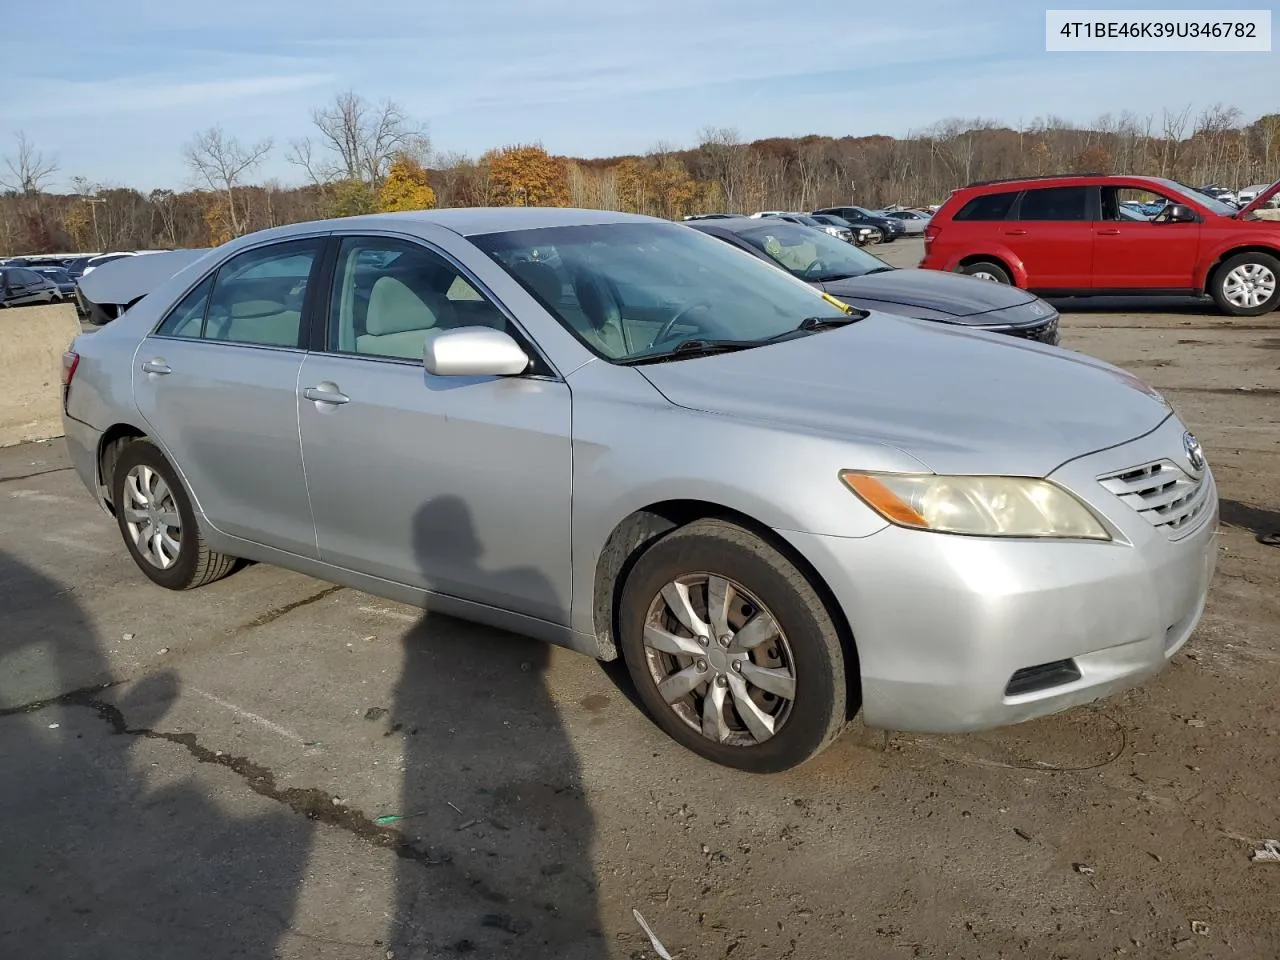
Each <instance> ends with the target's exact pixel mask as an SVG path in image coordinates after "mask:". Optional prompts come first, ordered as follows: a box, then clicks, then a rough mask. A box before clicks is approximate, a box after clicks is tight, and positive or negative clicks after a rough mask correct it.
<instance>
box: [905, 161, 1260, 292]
mask: <svg viewBox="0 0 1280 960" xmlns="http://www.w3.org/2000/svg"><path fill="white" fill-rule="evenodd" d="M1277 191H1280V182H1277V183H1274V184H1272V185H1271V186H1270V187H1269V188H1268V189H1267V190H1265V191H1263V192H1262V193H1260V194H1258V195H1257V196H1256V197H1255V198H1254V200H1253V201H1252V202H1251V203H1249V204H1247V205H1246V206H1244V207H1243V208H1240V209H1237V208H1236V207H1234V206H1231V205H1230V204H1227V203H1223V202H1221V201H1219V200H1215V199H1214V198H1213V197H1209V196H1206V195H1205V194H1202V193H1198V192H1197V191H1195V190H1193V189H1191V188H1190V187H1187V186H1184V185H1183V184H1180V183H1176V182H1174V181H1172V180H1165V179H1162V178H1159V177H1132V176H1056V177H1039V178H1031V179H1021V180H996V181H989V182H986V183H977V184H971V185H970V186H968V187H963V188H961V189H959V190H957V191H955V192H954V193H953V194H952V195H951V197H950V198H949V199H948V200H947V201H946V203H944V204H943V205H942V209H941V210H939V211H938V213H937V214H935V215H934V217H933V220H932V221H931V222H930V224H929V226H928V227H927V228H926V230H925V255H924V259H923V260H922V261H921V264H920V265H921V266H922V267H927V268H930V269H934V270H946V271H957V272H960V273H967V274H969V275H970V276H976V277H981V278H983V279H986V280H996V281H998V282H1000V283H1007V284H1014V285H1016V286H1019V287H1024V288H1026V289H1028V290H1033V291H1035V292H1037V293H1039V294H1041V295H1042V296H1091V295H1104V294H1139V295H1146V296H1152V295H1165V294H1171V295H1177V296H1188V295H1193V296H1194V295H1201V294H1208V295H1210V296H1212V297H1213V299H1214V302H1215V303H1216V304H1217V305H1218V307H1219V309H1221V310H1222V311H1223V312H1224V313H1227V314H1231V315H1234V316H1259V315H1261V314H1264V313H1267V312H1269V311H1271V310H1274V309H1275V308H1276V306H1277V305H1280V222H1276V221H1269V220H1263V219H1259V218H1258V217H1257V216H1256V215H1255V214H1254V211H1255V210H1257V209H1258V208H1259V207H1260V206H1261V205H1263V204H1265V203H1266V202H1267V201H1268V200H1269V199H1270V198H1271V197H1273V196H1275V195H1276V193H1277ZM1130 195H1155V196H1157V197H1159V198H1161V201H1162V202H1163V206H1162V207H1160V212H1159V213H1157V214H1156V215H1155V216H1154V217H1152V218H1151V219H1149V220H1147V219H1138V218H1137V217H1134V216H1130V215H1128V214H1127V213H1125V212H1122V211H1123V203H1124V201H1125V200H1126V199H1128V198H1129V196H1130Z"/></svg>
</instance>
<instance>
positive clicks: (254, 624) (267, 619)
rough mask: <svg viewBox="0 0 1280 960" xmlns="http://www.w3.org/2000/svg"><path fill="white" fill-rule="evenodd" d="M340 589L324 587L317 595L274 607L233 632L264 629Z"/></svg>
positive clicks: (337, 587) (338, 587)
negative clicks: (287, 614)
mask: <svg viewBox="0 0 1280 960" xmlns="http://www.w3.org/2000/svg"><path fill="white" fill-rule="evenodd" d="M341 589H343V588H342V587H340V586H337V585H335V586H331V587H325V588H324V589H323V590H321V591H320V592H319V593H313V594H312V595H311V596H309V597H303V598H302V599H301V600H295V601H294V602H293V603H286V604H285V605H284V606H283V607H276V608H274V609H272V610H268V611H267V612H266V613H264V614H262V616H260V617H255V618H254V619H253V620H250V621H249V622H248V623H243V624H241V625H240V626H238V627H236V629H235V630H234V631H233V632H234V633H244V632H245V631H246V630H254V629H256V628H258V627H265V626H266V625H267V624H268V623H271V622H273V621H275V620H279V619H280V618H281V617H283V616H284V615H285V614H286V613H292V612H293V611H294V610H297V609H298V608H299V607H305V606H308V605H309V604H312V603H317V602H319V601H321V600H323V599H324V598H325V597H329V596H332V595H333V594H335V593H337V592H338V591H339V590H341Z"/></svg>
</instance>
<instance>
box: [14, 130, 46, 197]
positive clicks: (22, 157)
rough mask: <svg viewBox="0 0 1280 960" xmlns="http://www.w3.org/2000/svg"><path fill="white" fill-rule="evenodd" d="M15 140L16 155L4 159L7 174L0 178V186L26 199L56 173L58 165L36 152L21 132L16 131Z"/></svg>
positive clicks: (38, 190)
mask: <svg viewBox="0 0 1280 960" xmlns="http://www.w3.org/2000/svg"><path fill="white" fill-rule="evenodd" d="M15 139H16V140H17V148H18V149H17V153H16V154H15V155H13V156H6V157H5V158H4V165H5V167H7V168H8V170H9V173H8V175H7V176H5V177H3V178H0V186H4V187H5V188H6V189H8V190H12V191H14V192H15V193H20V194H22V195H23V196H26V197H31V196H35V195H37V194H39V193H40V191H41V190H43V189H44V188H45V185H46V184H47V183H48V182H49V179H50V178H51V177H52V176H53V175H54V174H55V173H57V172H58V163H57V161H56V160H55V159H54V158H53V157H46V156H45V155H44V154H43V153H41V152H40V151H39V150H37V149H36V148H35V145H34V144H32V142H31V141H30V140H28V139H27V135H26V134H25V133H23V132H22V131H21V130H19V131H18V133H17V135H16V137H15Z"/></svg>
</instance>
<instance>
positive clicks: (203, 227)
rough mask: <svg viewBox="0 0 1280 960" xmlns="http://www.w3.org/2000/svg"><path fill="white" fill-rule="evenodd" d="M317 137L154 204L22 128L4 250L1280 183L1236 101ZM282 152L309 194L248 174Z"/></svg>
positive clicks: (267, 144) (332, 128)
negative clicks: (417, 222) (1008, 185)
mask: <svg viewBox="0 0 1280 960" xmlns="http://www.w3.org/2000/svg"><path fill="white" fill-rule="evenodd" d="M311 120H312V127H313V133H312V135H311V136H309V137H305V138H302V139H299V140H293V141H290V142H288V143H285V144H277V143H275V142H274V141H273V140H270V139H268V140H262V141H259V142H254V143H247V142H243V141H241V140H240V139H239V138H237V137H236V136H235V135H234V134H231V133H228V132H227V131H226V130H224V129H223V128H222V127H220V126H215V127H211V128H209V129H208V130H204V131H201V132H199V133H197V134H195V135H194V136H193V137H192V138H191V139H190V140H189V141H188V142H187V143H186V145H185V146H184V148H183V160H184V163H185V165H186V167H187V170H188V171H189V173H190V183H189V184H188V185H187V188H186V189H182V190H173V189H157V190H152V191H150V192H149V193H143V192H141V191H138V190H135V189H132V188H130V187H127V186H117V185H111V184H99V183H95V182H93V181H91V180H90V179H88V178H85V177H81V176H76V177H73V178H72V179H71V185H72V188H73V189H72V191H71V192H69V193H59V192H53V191H52V190H51V189H50V187H51V185H52V183H53V182H54V179H55V177H56V176H57V175H58V174H59V173H60V168H59V164H58V161H57V158H56V157H52V156H49V155H46V154H45V153H43V152H42V151H40V150H39V149H38V148H37V146H36V145H35V144H33V143H32V142H31V141H30V140H29V139H28V138H27V137H26V136H25V135H23V134H22V133H18V134H17V135H16V136H15V138H14V144H13V149H12V150H11V151H10V152H9V153H8V154H7V155H5V156H4V157H3V160H2V162H0V189H2V190H3V194H0V255H15V254H35V253H44V252H72V251H82V250H84V251H103V250H131V249H148V248H181V247H206V246H213V245H217V244H219V243H223V242H225V241H227V240H229V239H231V238H232V237H236V236H240V235H243V234H245V233H249V232H252V231H255V230H260V229H263V228H266V227H272V226H278V225H281V224H286V223H294V222H298V221H303V220H313V219H321V218H325V217H335V216H352V215H356V214H362V213H373V212H379V211H391V210H414V209H422V208H429V207H436V206H493V205H527V206H575V207H594V208H601V209H611V210H621V211H626V212H633V213H645V214H650V215H654V216H660V217H667V218H670V219H678V218H679V217H681V216H684V215H686V214H689V213H694V212H699V211H717V210H724V211H735V212H744V213H749V212H752V211H754V210H759V209H785V210H810V209H814V208H817V207H821V206H830V205H835V204H844V203H856V204H859V205H863V206H868V207H881V206H884V205H887V204H890V203H899V204H903V205H924V204H931V203H940V202H941V201H942V200H944V199H945V198H946V196H947V195H948V193H949V192H950V191H951V190H953V189H955V188H956V187H958V186H961V185H963V184H965V183H969V182H972V181H974V180H986V179H996V178H1001V177H1014V176H1025V175H1040V174H1047V173H1088V172H1099V173H1135V174H1148V175H1155V176H1163V177H1169V178H1172V179H1176V180H1181V181H1183V182H1185V183H1188V184H1191V185H1193V186H1199V185H1202V184H1206V183H1220V184H1223V185H1227V186H1232V187H1242V186H1245V185H1248V184H1253V183H1265V182H1270V181H1271V180H1273V179H1274V178H1275V177H1276V176H1277V174H1280V170H1277V167H1280V114H1275V113H1273V114H1266V115H1263V116H1261V117H1258V118H1257V119H1255V120H1253V121H1250V122H1246V119H1245V118H1244V117H1243V116H1242V115H1241V113H1240V111H1239V110H1238V109H1237V108H1235V107H1230V106H1223V105H1217V106H1214V107H1210V108H1208V109H1205V110H1203V111H1201V112H1200V113H1199V114H1194V115H1193V113H1192V111H1191V108H1190V107H1186V108H1182V109H1179V110H1165V111H1163V112H1162V113H1161V114H1160V115H1159V116H1156V115H1154V114H1153V115H1148V116H1145V117H1139V116H1137V115H1134V114H1132V113H1121V114H1118V115H1112V114H1106V115H1103V116H1101V117H1099V118H1097V119H1096V120H1094V121H1093V122H1092V123H1089V124H1084V125H1081V124H1073V123H1070V122H1068V121H1066V120H1064V119H1062V118H1060V117H1053V116H1050V117H1040V118H1036V119H1035V120H1033V121H1030V122H1027V123H1021V122H1020V123H1018V124H1017V125H1016V126H1012V127H1011V126H1009V125H1008V124H1002V123H999V122H997V121H995V120H990V119H984V118H980V117H979V118H968V119H961V118H953V119H949V120H944V121H941V122H939V123H937V124H934V125H933V126H931V127H929V128H927V129H924V130H921V131H918V132H912V133H910V134H908V135H907V136H905V137H888V136H862V137H852V136H845V137H829V136H816V135H815V136H805V137H771V138H768V139H763V140H755V141H751V142H746V141H744V140H743V139H742V138H741V137H740V136H739V135H738V133H737V132H736V131H735V130H733V129H731V128H726V127H707V128H705V129H704V130H702V131H701V133H700V135H699V138H698V143H697V145H696V146H693V147H690V148H678V147H675V146H672V145H670V144H658V145H656V146H654V147H653V148H652V149H651V150H649V151H648V152H646V153H645V154H643V155H633V156H617V157H608V158H594V159H583V158H575V157H563V156H554V155H552V154H550V153H548V152H547V151H546V150H545V149H544V148H543V147H542V146H541V145H539V144H516V145H509V146H504V147H500V148H496V149H493V150H490V151H488V152H486V153H484V154H483V155H481V156H480V157H478V158H472V157H468V156H465V155H462V154H459V153H438V152H436V151H433V150H432V147H431V142H430V139H429V138H428V136H427V132H426V128H425V126H424V125H423V124H421V123H420V122H418V121H416V120H414V118H412V117H410V116H409V115H408V114H407V113H406V111H405V110H404V109H403V108H402V107H401V106H400V105H399V104H398V103H396V102H395V101H391V100H386V101H382V102H380V103H373V102H371V101H368V100H366V99H365V98H364V97H362V96H360V95H359V94H357V93H355V92H347V93H344V94H340V95H338V96H336V97H335V98H334V99H333V101H331V102H330V103H328V104H325V105H324V106H321V107H318V108H317V109H316V110H314V111H313V113H312V116H311ZM277 151H280V152H282V153H283V155H284V156H285V157H286V158H287V159H288V160H289V162H290V163H292V164H293V165H294V167H295V168H296V169H297V171H298V174H299V177H298V179H299V180H300V181H301V183H300V184H293V185H285V184H282V183H281V182H279V181H278V180H265V181H255V176H256V175H257V174H258V172H259V171H260V169H261V167H262V165H263V162H264V161H265V160H266V159H267V158H268V157H270V156H271V155H272V154H273V153H275V152H277Z"/></svg>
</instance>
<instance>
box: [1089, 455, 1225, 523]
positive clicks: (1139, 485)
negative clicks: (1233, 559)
mask: <svg viewBox="0 0 1280 960" xmlns="http://www.w3.org/2000/svg"><path fill="white" fill-rule="evenodd" d="M1098 482H1099V483H1101V484H1102V486H1103V488H1104V489H1106V490H1108V491H1110V492H1111V493H1114V494H1115V495H1116V496H1117V497H1119V498H1120V500H1121V501H1122V502H1123V503H1125V504H1127V505H1128V506H1130V507H1132V508H1133V509H1134V510H1136V511H1137V512H1138V514H1139V516H1142V517H1144V518H1145V519H1146V521H1147V522H1148V523H1150V524H1151V525H1152V526H1153V527H1156V528H1157V529H1160V530H1164V531H1165V532H1166V533H1168V534H1169V536H1170V537H1171V538H1173V537H1177V536H1179V535H1181V534H1182V533H1185V532H1188V531H1189V530H1190V529H1191V528H1192V527H1193V526H1194V525H1195V521H1196V519H1197V518H1198V517H1199V516H1200V515H1201V514H1202V513H1204V511H1205V509H1206V508H1207V507H1208V503H1207V496H1206V494H1207V493H1208V485H1207V484H1206V483H1205V480H1204V476H1199V477H1193V476H1191V475H1190V474H1188V473H1187V472H1186V471H1185V470H1183V469H1182V468H1181V467H1179V466H1178V465H1177V464H1176V463H1174V462H1173V461H1172V460H1157V461H1155V462H1154V463H1145V464H1143V465H1142V466H1140V467H1130V468H1129V469H1128V470H1123V471H1121V472H1119V473H1112V474H1108V475H1106V476H1103V477H1099V478H1098Z"/></svg>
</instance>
